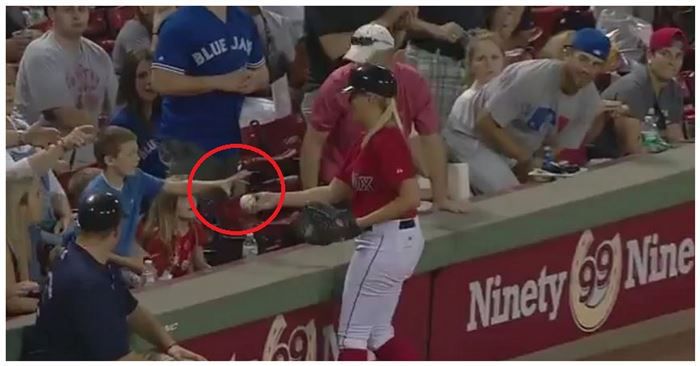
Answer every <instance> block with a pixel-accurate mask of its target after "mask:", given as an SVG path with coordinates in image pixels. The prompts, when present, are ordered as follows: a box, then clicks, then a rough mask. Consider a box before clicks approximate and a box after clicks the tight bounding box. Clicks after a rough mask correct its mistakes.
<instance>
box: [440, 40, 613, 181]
mask: <svg viewBox="0 0 700 366" xmlns="http://www.w3.org/2000/svg"><path fill="white" fill-rule="evenodd" d="M565 52H566V56H565V58H564V60H563V61H560V60H532V61H524V62H518V63H515V64H512V65H510V66H508V67H507V68H506V69H505V70H504V71H503V72H502V73H501V74H500V75H499V76H498V77H496V78H495V79H493V80H492V81H491V82H489V84H487V85H486V86H485V87H484V89H482V90H481V91H479V94H478V95H477V97H476V102H475V103H476V107H475V108H474V111H472V112H471V115H470V118H466V119H464V120H463V121H461V122H460V123H454V124H451V125H450V126H451V129H452V134H451V135H450V136H448V138H447V140H446V143H447V145H448V146H449V147H450V152H451V154H452V158H453V159H455V160H458V161H463V162H467V163H469V179H470V183H471V185H472V186H473V187H474V188H475V189H476V190H478V191H479V192H481V193H493V192H498V191H502V190H505V189H508V188H512V187H515V186H517V185H518V184H519V178H520V179H521V180H524V179H526V177H527V173H528V172H530V171H531V170H532V169H534V168H539V167H541V166H542V160H541V159H540V158H538V157H537V154H536V152H537V151H538V150H540V149H541V148H542V146H543V144H544V143H545V141H547V142H548V143H552V148H553V150H554V151H555V153H558V152H559V151H561V149H564V148H568V149H576V148H579V147H580V146H581V144H582V142H583V140H584V138H586V137H587V136H586V135H587V133H588V132H589V130H590V129H591V126H592V125H593V123H594V121H595V122H596V125H597V124H598V123H600V121H602V120H603V118H600V117H602V113H601V110H602V109H603V103H602V102H601V98H600V96H599V95H598V91H597V89H596V87H595V85H594V83H593V80H594V79H595V77H596V76H597V75H598V74H599V73H600V72H602V71H603V69H604V65H605V60H606V59H607V58H608V53H609V52H610V41H609V40H608V38H607V37H606V36H605V35H604V34H603V33H601V32H600V31H598V30H596V29H593V28H586V29H582V30H579V31H577V32H576V34H575V35H574V37H573V40H572V42H571V46H570V47H567V49H566V50H565Z"/></svg>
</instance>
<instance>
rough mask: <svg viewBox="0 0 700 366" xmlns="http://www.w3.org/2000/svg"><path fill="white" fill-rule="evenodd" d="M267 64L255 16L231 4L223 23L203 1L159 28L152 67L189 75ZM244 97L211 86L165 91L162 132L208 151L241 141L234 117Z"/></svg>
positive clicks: (177, 12)
mask: <svg viewBox="0 0 700 366" xmlns="http://www.w3.org/2000/svg"><path fill="white" fill-rule="evenodd" d="M264 65H265V59H264V57H263V53H262V49H261V41H260V38H259V36H258V32H257V28H256V26H255V23H254V22H253V19H252V18H251V17H250V16H249V15H248V14H247V13H246V12H245V11H244V10H243V9H241V8H240V7H237V6H229V7H227V12H226V21H225V22H223V21H222V20H221V19H220V18H218V17H217V16H216V15H215V14H214V13H212V12H211V11H209V10H208V9H207V8H206V7H204V6H184V7H181V8H179V9H178V10H177V11H175V13H173V14H171V15H170V16H169V17H168V18H167V19H166V21H165V22H164V23H163V25H162V26H161V28H160V32H159V37H158V46H157V48H156V54H155V60H154V62H153V66H152V67H153V68H155V69H161V70H165V71H169V72H174V73H177V74H182V75H188V76H212V75H221V74H227V73H229V72H232V71H236V70H238V69H241V68H249V69H255V68H259V67H262V66H264ZM244 98H245V96H243V95H241V94H238V93H229V92H222V91H213V92H209V93H204V94H199V95H192V96H168V95H166V96H164V97H163V105H162V115H161V121H160V137H161V138H163V139H177V140H181V141H186V142H191V143H194V144H196V145H198V146H200V147H201V148H203V149H206V150H210V149H213V148H215V147H218V146H220V145H224V144H230V143H238V142H240V140H241V132H240V127H239V125H238V119H239V117H240V114H241V108H242V106H243V100H244Z"/></svg>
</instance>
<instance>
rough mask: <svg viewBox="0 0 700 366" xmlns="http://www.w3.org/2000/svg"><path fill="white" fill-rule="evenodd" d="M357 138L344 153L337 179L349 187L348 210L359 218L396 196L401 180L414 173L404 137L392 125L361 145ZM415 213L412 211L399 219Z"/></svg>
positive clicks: (411, 176) (409, 151)
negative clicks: (350, 188)
mask: <svg viewBox="0 0 700 366" xmlns="http://www.w3.org/2000/svg"><path fill="white" fill-rule="evenodd" d="M361 144H362V139H360V140H359V141H358V142H357V143H356V144H355V145H354V146H353V147H352V148H351V149H350V151H349V152H348V155H347V156H346V159H345V162H344V163H343V166H342V168H341V170H340V173H339V174H338V176H337V178H338V179H340V180H341V181H343V182H345V183H346V184H348V185H349V186H351V187H352V212H353V214H354V215H355V217H363V216H366V215H367V214H370V213H372V212H374V211H376V210H378V209H380V208H382V207H384V206H386V205H387V204H388V203H389V202H391V201H393V200H395V199H396V197H398V196H399V188H400V186H401V183H402V182H403V181H404V180H406V179H410V178H413V177H414V176H415V175H416V172H415V168H414V166H413V160H412V158H411V150H410V149H409V147H408V142H407V141H406V138H405V137H404V136H403V134H402V133H401V130H399V129H398V128H396V127H385V128H382V129H381V130H379V131H378V132H377V133H376V134H374V136H372V137H371V138H370V139H369V142H367V145H366V146H365V147H364V148H361ZM414 216H416V210H411V211H409V212H406V213H405V214H404V215H403V216H402V217H401V218H411V217H414Z"/></svg>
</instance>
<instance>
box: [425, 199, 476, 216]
mask: <svg viewBox="0 0 700 366" xmlns="http://www.w3.org/2000/svg"><path fill="white" fill-rule="evenodd" d="M433 207H435V209H437V210H440V211H447V212H453V213H466V212H469V209H470V208H471V202H469V200H451V199H444V200H440V201H435V205H434V206H433Z"/></svg>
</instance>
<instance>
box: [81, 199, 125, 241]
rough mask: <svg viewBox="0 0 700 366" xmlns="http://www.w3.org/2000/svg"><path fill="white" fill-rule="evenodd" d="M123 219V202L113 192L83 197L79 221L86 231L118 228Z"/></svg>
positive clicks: (82, 228) (93, 231)
mask: <svg viewBox="0 0 700 366" xmlns="http://www.w3.org/2000/svg"><path fill="white" fill-rule="evenodd" d="M121 219H122V208H121V204H120V203H119V199H118V198H117V197H116V196H115V195H113V194H111V193H95V194H91V195H89V196H87V197H85V198H83V199H82V200H81V201H80V205H79V206H78V223H79V224H80V230H81V231H84V232H92V233H99V232H105V231H108V230H112V229H116V228H117V227H118V226H119V222H120V221H121Z"/></svg>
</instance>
